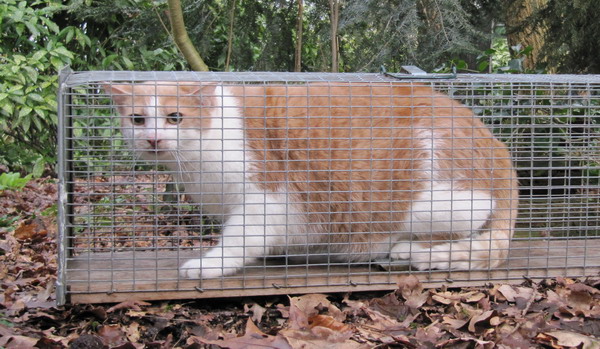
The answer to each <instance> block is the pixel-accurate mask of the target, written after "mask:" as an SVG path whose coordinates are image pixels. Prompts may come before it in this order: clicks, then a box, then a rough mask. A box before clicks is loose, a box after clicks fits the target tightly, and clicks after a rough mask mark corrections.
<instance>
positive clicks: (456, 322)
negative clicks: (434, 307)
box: [442, 316, 469, 330]
mask: <svg viewBox="0 0 600 349" xmlns="http://www.w3.org/2000/svg"><path fill="white" fill-rule="evenodd" d="M442 319H443V320H442V323H444V324H447V325H448V326H450V327H452V328H453V329H455V330H458V329H459V328H461V327H463V326H464V325H466V324H467V322H469V320H468V319H463V320H461V319H455V318H452V317H449V316H444V317H443V318H442Z"/></svg>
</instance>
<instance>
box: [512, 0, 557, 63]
mask: <svg viewBox="0 0 600 349" xmlns="http://www.w3.org/2000/svg"><path fill="white" fill-rule="evenodd" d="M547 4H548V0H510V1H507V2H506V3H505V10H504V13H505V16H506V17H505V20H504V22H505V23H506V34H507V38H508V46H509V48H510V49H511V52H512V53H514V52H513V50H512V47H513V46H516V45H521V46H522V47H523V48H526V47H528V46H531V47H532V48H533V51H531V55H530V56H529V57H527V58H526V59H525V61H524V62H523V65H524V68H526V69H532V70H533V69H535V68H536V66H537V65H538V64H539V63H541V62H540V51H541V49H542V47H543V46H544V36H545V33H546V28H545V27H543V26H542V25H536V24H532V23H531V22H529V21H530V17H531V15H533V14H535V12H537V11H538V10H539V9H542V8H544V7H546V5H547ZM537 23H540V22H537Z"/></svg>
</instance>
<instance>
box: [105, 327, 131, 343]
mask: <svg viewBox="0 0 600 349" xmlns="http://www.w3.org/2000/svg"><path fill="white" fill-rule="evenodd" d="M98 336H99V337H100V339H102V341H103V342H104V344H106V345H108V346H111V347H112V346H117V345H121V344H123V343H126V342H127V339H126V337H125V333H124V332H123V331H122V330H121V327H120V326H119V325H104V326H102V327H100V328H99V329H98Z"/></svg>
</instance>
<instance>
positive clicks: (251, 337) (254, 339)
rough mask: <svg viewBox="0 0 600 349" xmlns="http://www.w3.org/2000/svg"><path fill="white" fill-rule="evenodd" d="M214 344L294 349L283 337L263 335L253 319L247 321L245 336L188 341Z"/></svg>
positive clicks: (236, 348) (240, 348) (238, 348)
mask: <svg viewBox="0 0 600 349" xmlns="http://www.w3.org/2000/svg"><path fill="white" fill-rule="evenodd" d="M195 343H196V344H214V345H218V346H219V347H222V348H230V349H250V348H277V349H288V348H289V349H292V347H291V346H290V344H289V343H288V341H287V340H286V339H285V338H284V337H283V336H281V335H277V336H270V335H267V334H265V333H263V332H262V331H261V330H260V329H259V328H258V327H256V325H255V324H254V322H252V320H251V319H248V320H247V321H246V330H245V332H244V335H243V336H239V337H233V338H226V339H220V340H211V339H207V338H203V337H199V336H191V337H189V338H188V340H187V344H188V345H192V344H195Z"/></svg>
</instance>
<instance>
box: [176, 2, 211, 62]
mask: <svg viewBox="0 0 600 349" xmlns="http://www.w3.org/2000/svg"><path fill="white" fill-rule="evenodd" d="M167 2H168V3H169V19H170V20H171V31H172V33H173V39H174V40H175V43H176V45H177V47H178V48H179V50H180V51H181V53H182V54H183V57H184V58H185V60H186V61H187V62H188V63H189V65H190V67H191V68H192V70H196V71H208V66H207V65H206V63H204V61H203V60H202V57H200V54H199V53H198V51H197V50H196V48H195V47H194V44H192V40H190V37H189V36H188V33H187V30H186V29H185V23H184V21H183V12H182V11H181V1H180V0H168V1H167Z"/></svg>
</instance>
